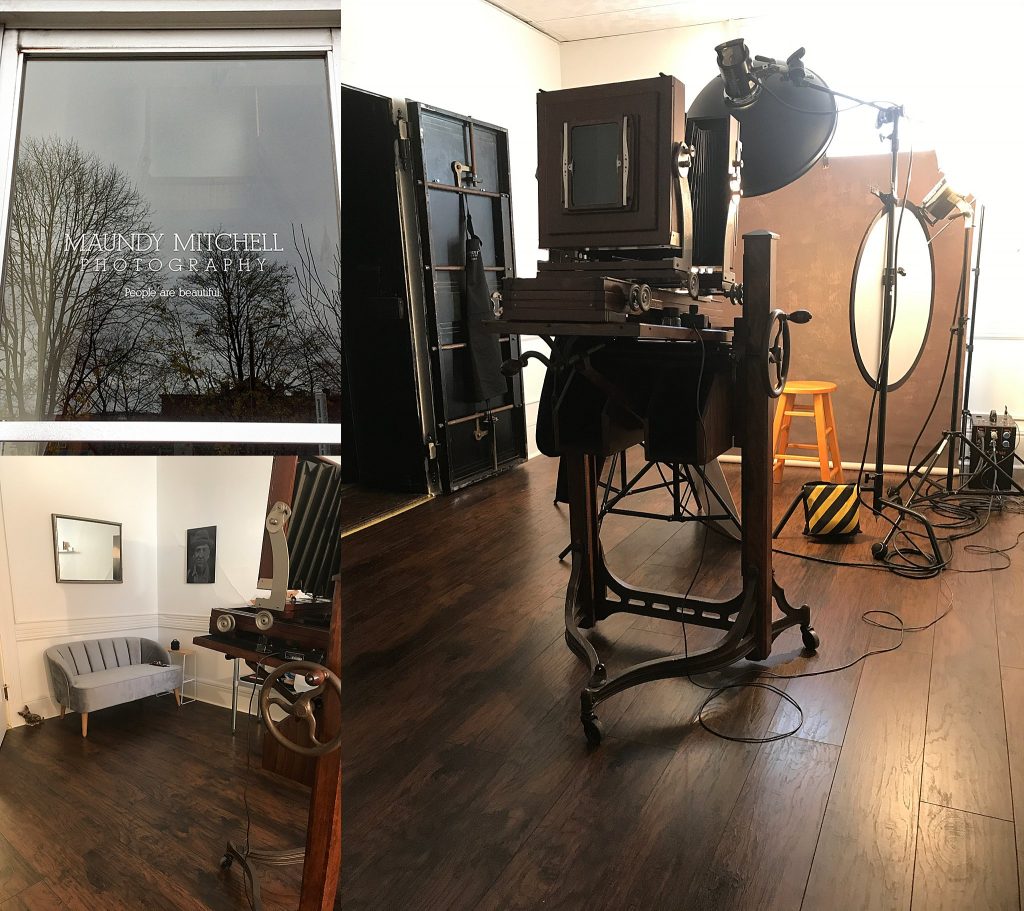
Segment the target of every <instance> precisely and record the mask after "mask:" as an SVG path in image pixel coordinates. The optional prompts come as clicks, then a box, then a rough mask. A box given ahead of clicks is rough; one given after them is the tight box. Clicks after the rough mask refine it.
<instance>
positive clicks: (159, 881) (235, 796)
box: [0, 696, 309, 911]
mask: <svg viewBox="0 0 1024 911" xmlns="http://www.w3.org/2000/svg"><path fill="white" fill-rule="evenodd" d="M247 734H248V731H247V728H246V724H245V719H240V723H239V732H238V734H236V735H235V736H234V737H232V736H231V715H230V712H228V711H227V710H226V709H222V708H216V707H214V706H210V705H205V704H203V703H198V702H197V703H192V704H190V705H186V706H182V707H181V708H178V707H176V706H175V704H174V700H173V698H171V697H169V696H164V697H153V698H150V699H144V700H141V701H139V702H134V703H130V704H128V705H123V706H118V707H116V708H110V709H104V710H103V711H102V712H96V713H94V714H93V716H92V717H91V718H90V719H89V737H88V739H86V740H83V739H82V736H81V731H80V726H79V718H78V715H70V714H69V715H68V716H67V717H65V718H63V719H58V718H51V719H48V720H47V721H45V722H44V723H43V725H42V726H41V727H38V728H34V729H32V728H18V729H16V730H14V731H11V732H9V733H8V734H7V737H6V739H5V740H4V744H3V747H2V748H0V911H16V909H17V911H23V909H24V911H52V909H68V911H140V909H146V911H203V909H217V911H242V909H248V908H249V902H248V900H247V898H246V896H245V894H244V892H243V886H242V879H241V877H240V876H239V874H238V872H237V869H235V870H232V871H230V872H228V873H222V872H221V871H220V869H219V861H220V857H221V855H222V854H223V853H224V846H225V843H226V841H227V840H228V839H229V838H231V839H234V840H235V843H236V844H238V843H240V841H241V840H242V838H243V836H244V832H245V808H244V803H243V800H244V798H243V791H245V796H246V797H247V799H248V803H249V809H250V812H251V820H252V827H251V830H250V838H251V843H252V845H253V847H259V848H264V847H267V848H273V847H283V848H290V847H294V846H296V845H299V844H301V843H302V842H303V841H304V839H305V831H304V830H305V823H306V806H307V801H308V793H309V792H308V789H306V788H303V787H301V786H299V785H295V784H292V783H291V782H288V781H286V780H284V779H282V778H280V777H278V776H276V775H271V774H270V773H266V772H262V771H260V770H259V763H260V760H259V755H258V739H257V738H252V739H250V738H248V737H247ZM247 746H251V749H252V770H251V771H250V770H247V762H246V750H247ZM299 875H300V873H299V868H273V867H271V868H266V869H265V871H264V875H263V877H262V882H263V892H264V897H265V899H266V900H267V901H266V907H267V911H294V908H295V904H296V899H295V896H296V895H297V894H298V884H299Z"/></svg>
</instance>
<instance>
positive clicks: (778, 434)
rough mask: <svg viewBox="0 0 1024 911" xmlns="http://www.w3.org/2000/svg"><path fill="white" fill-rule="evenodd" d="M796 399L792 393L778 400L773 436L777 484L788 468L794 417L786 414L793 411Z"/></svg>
mask: <svg viewBox="0 0 1024 911" xmlns="http://www.w3.org/2000/svg"><path fill="white" fill-rule="evenodd" d="M794 398H795V396H794V395H793V394H792V393H789V392H783V393H782V395H780V396H779V397H778V399H776V405H775V432H774V433H773V434H772V438H773V440H774V442H773V443H772V454H773V456H774V460H773V465H772V475H773V477H774V478H775V483H776V484H777V483H778V482H779V481H781V480H782V472H783V471H784V470H785V468H786V459H785V458H784V456H785V453H786V449H787V448H788V447H789V425H790V423H791V422H792V420H793V417H792V415H788V414H786V412H787V411H792V410H793V400H794Z"/></svg>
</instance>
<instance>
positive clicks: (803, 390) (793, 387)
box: [772, 380, 843, 481]
mask: <svg viewBox="0 0 1024 911" xmlns="http://www.w3.org/2000/svg"><path fill="white" fill-rule="evenodd" d="M835 391H836V384H835V383H825V382H818V381H816V380H796V381H794V382H792V383H786V387H785V389H783V390H782V395H781V396H780V397H779V402H778V405H777V406H776V408H775V432H774V435H773V436H774V440H775V442H774V444H773V446H772V452H773V453H774V454H775V461H774V463H773V465H772V474H773V475H774V477H775V480H776V481H781V480H782V472H783V470H784V469H785V467H786V459H794V460H795V461H798V462H817V463H818V466H819V468H820V470H821V479H822V480H823V481H842V480H843V463H842V460H841V459H840V458H839V440H838V438H837V437H836V419H835V415H834V414H833V413H832V393H833V392H835ZM798 395H809V396H812V397H813V399H814V402H813V404H812V405H811V407H810V410H808V409H807V408H806V407H804V408H799V407H797V403H796V397H797V396H798ZM793 418H814V424H815V427H816V429H817V435H818V442H817V443H790V442H789V425H790V424H791V423H792V421H793ZM790 449H810V450H811V451H812V452H817V455H793V454H791V453H790V452H789V450H790Z"/></svg>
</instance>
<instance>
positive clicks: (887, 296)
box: [758, 51, 920, 518]
mask: <svg viewBox="0 0 1024 911" xmlns="http://www.w3.org/2000/svg"><path fill="white" fill-rule="evenodd" d="M797 53H798V54H799V53H800V52H799V51H798V52H797ZM794 57H796V55H794ZM794 57H791V58H790V62H789V65H788V69H789V71H790V73H791V76H792V75H795V77H796V79H797V81H798V84H801V85H803V86H805V87H807V88H809V89H814V90H815V91H817V92H824V93H826V94H829V95H831V96H832V97H833V98H843V99H846V100H847V101H853V102H855V103H856V104H860V105H864V106H865V107H871V108H874V109H875V110H876V111H878V118H877V120H876V122H875V125H876V127H877V128H878V129H881V128H882V127H883V126H884V125H885V124H887V123H891V124H892V132H891V133H890V134H889V137H888V138H889V192H888V193H878V198H879V200H880V201H881V203H882V206H883V208H884V210H885V220H886V221H885V262H884V265H883V268H882V338H881V347H880V349H879V350H880V352H881V357H880V360H879V364H878V376H877V377H876V379H875V390H876V394H877V397H878V415H877V420H876V425H875V470H874V471H873V472H871V473H866V474H865V475H864V480H865V481H867V482H869V483H870V485H871V497H872V507H873V508H874V510H875V511H876V512H878V511H880V510H881V509H882V508H883V507H885V506H893V507H895V508H897V509H899V504H898V503H893V502H891V501H887V500H886V499H885V495H884V477H885V468H884V466H885V425H886V415H887V411H888V402H889V349H890V347H891V342H892V334H893V330H894V329H895V312H896V278H897V266H896V241H897V239H898V238H897V236H896V205H897V203H898V202H899V155H900V119H901V118H902V117H903V116H904V111H903V106H902V105H899V104H879V103H878V102H875V101H865V100H864V99H863V98H857V97H855V96H853V95H847V94H846V93H844V92H837V91H836V90H835V89H831V88H829V87H828V86H826V85H819V84H817V83H813V82H803V81H801V80H800V72H801V71H800V69H797V71H796V73H795V74H794V73H793V68H792V61H793V59H794ZM758 59H761V58H758ZM797 59H799V58H797ZM773 65H774V66H778V64H776V62H775V61H771V62H770V63H769V66H773ZM915 518H920V517H919V516H915Z"/></svg>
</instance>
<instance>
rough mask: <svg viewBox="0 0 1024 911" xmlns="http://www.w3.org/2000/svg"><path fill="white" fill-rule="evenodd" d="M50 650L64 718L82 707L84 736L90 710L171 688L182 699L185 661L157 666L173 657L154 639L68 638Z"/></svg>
mask: <svg viewBox="0 0 1024 911" xmlns="http://www.w3.org/2000/svg"><path fill="white" fill-rule="evenodd" d="M45 654H46V666H47V670H48V671H49V673H50V682H51V684H52V685H53V694H54V697H55V698H56V700H57V702H58V703H59V704H60V715H61V718H63V717H64V712H65V711H67V710H68V709H71V711H73V712H81V714H82V736H83V737H85V736H87V735H88V733H89V712H94V711H96V710H97V709H105V708H109V707H110V706H112V705H120V704H121V703H123V702H131V701H132V700H134V699H142V698H144V697H146V696H155V695H157V693H167V692H171V691H173V692H174V695H175V697H176V698H177V700H178V704H179V705H180V704H181V678H182V669H181V666H180V665H172V666H171V667H157V666H155V665H154V664H153V663H152V662H154V661H163V662H167V663H170V656H169V655H168V654H167V651H166V650H165V649H164V648H163V646H161V645H160V644H159V643H157V642H154V641H153V640H152V639H140V638H139V637H138V636H116V637H114V638H111V639H92V640H89V641H87V642H68V643H67V644H66V645H53V646H50V648H48V649H47V650H46V653H45Z"/></svg>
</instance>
